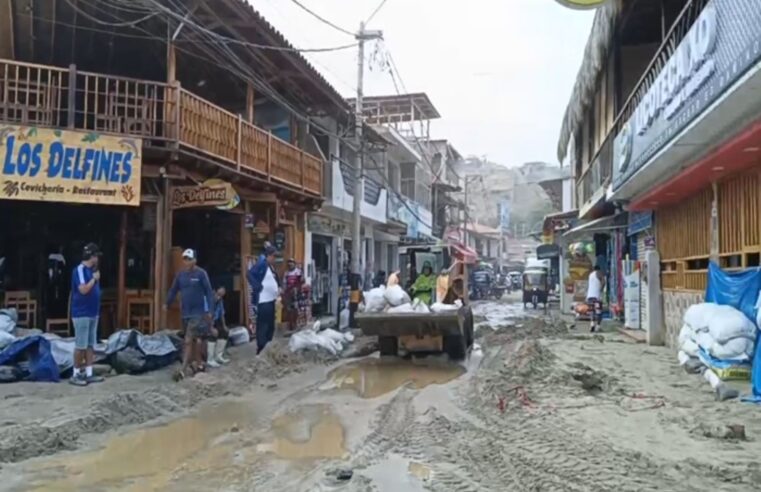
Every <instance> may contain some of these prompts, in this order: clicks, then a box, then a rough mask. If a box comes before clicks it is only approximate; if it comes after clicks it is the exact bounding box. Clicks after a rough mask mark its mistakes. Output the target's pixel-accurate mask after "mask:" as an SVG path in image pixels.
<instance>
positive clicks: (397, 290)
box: [383, 285, 412, 307]
mask: <svg viewBox="0 0 761 492" xmlns="http://www.w3.org/2000/svg"><path fill="white" fill-rule="evenodd" d="M383 297H384V298H385V299H386V302H387V303H388V304H390V305H391V306H392V307H396V306H401V305H402V304H407V303H410V302H412V301H411V299H410V296H409V294H407V293H406V292H405V291H404V289H402V288H401V286H399V285H393V286H391V287H387V288H386V291H385V292H384V294H383Z"/></svg>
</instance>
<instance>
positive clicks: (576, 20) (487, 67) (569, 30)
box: [249, 0, 593, 166]
mask: <svg viewBox="0 0 761 492" xmlns="http://www.w3.org/2000/svg"><path fill="white" fill-rule="evenodd" d="M249 2H251V3H252V4H253V5H254V7H255V8H256V9H257V10H259V12H261V13H262V14H263V15H264V16H265V17H266V18H267V19H268V20H269V21H270V23H272V24H273V25H274V26H275V27H276V28H277V29H278V30H280V31H281V32H282V33H283V34H284V35H285V36H286V37H287V38H288V39H289V40H290V41H291V42H292V43H293V44H294V45H295V46H298V47H323V46H335V45H341V44H346V43H351V42H352V39H351V38H350V37H349V36H347V35H346V34H342V33H341V32H339V31H337V30H335V29H333V28H332V27H329V26H327V25H325V24H323V23H321V22H320V21H319V20H317V19H315V18H314V17H312V16H310V15H309V14H308V13H306V12H304V11H303V10H301V9H300V8H299V7H298V6H297V5H296V4H294V3H293V2H292V1H291V0H249ZM300 2H301V3H302V4H304V5H306V6H307V7H309V8H310V9H312V10H313V11H315V12H316V13H318V14H320V15H322V16H323V17H325V18H326V19H328V20H330V21H331V22H333V23H335V24H337V25H338V26H340V27H343V28H345V29H347V30H351V31H354V30H356V29H357V28H358V27H359V22H360V20H363V19H365V18H367V17H368V16H369V14H370V13H371V12H372V11H373V10H374V9H375V7H376V6H377V5H378V4H379V3H380V0H300ZM592 18H593V13H591V12H588V11H584V12H582V11H576V10H569V9H567V8H564V7H561V6H559V5H558V4H557V3H555V2H554V1H553V0H468V1H465V2H463V1H455V0H387V2H386V4H385V6H384V7H383V8H382V9H381V10H380V12H379V13H378V15H377V16H376V17H375V18H374V19H373V20H372V22H371V23H370V24H369V26H368V27H369V28H370V29H382V30H383V32H384V37H385V41H384V43H383V46H384V47H385V49H387V50H388V51H389V52H390V53H391V54H392V56H393V58H394V61H395V62H396V65H397V68H398V69H399V74H400V76H401V79H402V80H403V82H404V84H405V86H406V88H407V90H408V91H409V92H426V93H428V95H429V97H430V98H431V100H432V102H433V104H434V105H435V106H436V108H437V109H438V110H439V113H441V116H442V117H441V119H439V120H436V121H434V122H433V123H432V124H431V125H432V126H431V133H432V136H433V137H434V138H446V139H448V140H450V141H451V142H452V143H453V144H454V146H455V147H456V148H457V149H458V150H459V151H460V152H461V153H462V154H464V155H479V156H484V155H486V156H487V157H488V158H489V160H492V161H495V162H499V163H501V164H505V165H508V166H516V165H520V164H522V163H524V162H528V161H537V160H540V161H546V162H551V163H556V162H557V158H556V157H555V155H556V151H555V149H556V146H557V138H558V133H559V129H560V121H561V118H562V116H563V112H564V111H565V107H566V104H567V103H568V98H569V97H570V93H571V88H572V86H573V83H574V81H575V79H576V73H577V71H578V69H579V66H580V64H581V58H582V54H583V50H584V45H585V43H586V39H587V36H588V34H589V30H590V28H591V25H592ZM368 51H369V54H370V55H372V53H373V52H374V51H375V46H374V45H373V44H371V45H369V50H368ZM307 58H308V59H309V60H310V61H312V62H313V63H314V64H315V67H316V68H317V69H318V70H320V71H321V72H322V73H323V74H324V75H325V77H326V78H327V79H328V80H329V81H330V82H331V83H332V84H333V85H334V86H335V88H336V89H337V90H338V91H339V92H340V93H341V94H343V95H345V96H347V97H350V96H353V95H354V94H355V92H356V80H357V52H356V50H350V51H341V52H332V53H320V54H308V55H307ZM370 58H371V59H372V56H370ZM379 68H380V64H379V63H378V62H375V63H372V61H371V63H370V66H369V67H368V70H366V71H365V74H366V75H365V94H366V95H385V94H395V89H394V84H393V82H392V79H391V76H390V75H389V74H388V73H387V72H383V71H381V70H380V69H379Z"/></svg>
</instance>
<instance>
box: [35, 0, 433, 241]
mask: <svg viewBox="0 0 761 492" xmlns="http://www.w3.org/2000/svg"><path fill="white" fill-rule="evenodd" d="M148 1H149V2H151V3H153V4H154V5H155V6H157V7H161V8H162V10H164V11H165V13H167V14H169V15H170V16H171V17H174V18H178V20H180V21H182V22H185V23H186V24H188V25H190V26H191V27H193V28H195V29H196V30H197V31H198V32H199V33H200V34H201V35H202V36H206V37H208V38H210V40H211V41H212V46H214V47H215V48H216V49H217V50H220V53H221V54H223V55H225V54H226V55H229V56H231V57H232V58H234V61H237V62H239V64H236V65H232V66H231V64H229V63H226V64H223V63H220V61H221V60H220V59H219V58H218V57H217V56H216V54H215V53H214V52H213V51H210V50H209V48H207V47H206V44H205V43H204V42H203V41H202V42H200V43H198V42H196V43H197V44H196V45H197V47H200V48H201V49H202V50H203V51H205V52H206V54H207V55H209V57H205V56H203V55H198V54H197V53H192V52H190V51H187V50H182V51H183V52H185V53H186V54H189V55H190V56H195V57H197V58H199V59H203V60H206V61H209V62H216V64H217V65H219V66H220V67H221V68H223V69H225V70H227V71H229V72H231V73H233V75H236V76H238V77H239V78H241V79H243V80H249V79H250V78H253V79H255V81H256V82H259V83H261V84H262V85H263V86H264V87H266V90H265V91H263V92H270V91H271V93H270V94H268V95H269V96H270V97H271V98H272V99H274V100H275V102H279V103H280V104H281V105H282V106H284V107H286V109H289V112H291V113H293V115H294V116H296V117H299V118H301V119H303V120H304V121H307V122H309V123H310V124H312V125H313V126H314V127H315V128H317V129H318V130H319V131H320V132H322V133H324V134H325V135H329V136H331V137H333V138H336V139H337V140H339V142H341V143H345V144H349V145H352V144H353V143H354V142H353V139H346V138H345V137H343V136H341V135H338V134H336V133H334V132H332V131H330V130H328V129H326V128H325V127H323V126H321V125H319V124H316V123H315V122H314V121H312V120H311V119H310V118H309V117H308V116H304V115H303V114H301V113H300V112H298V111H297V110H295V109H294V108H293V106H292V105H290V104H289V103H288V102H287V101H285V100H284V99H282V97H280V95H279V94H278V93H277V92H276V91H275V90H274V88H272V87H271V86H270V85H269V84H268V83H267V82H266V81H265V80H263V79H261V78H259V77H251V75H253V74H252V73H246V72H245V71H243V72H242V71H240V70H238V69H236V67H247V66H248V65H247V64H246V63H244V62H243V60H241V59H240V57H239V56H238V55H237V54H236V53H234V52H233V51H232V50H231V49H230V47H229V46H227V44H226V41H229V40H233V39H232V38H227V37H225V36H222V35H220V34H218V33H215V32H213V31H210V30H208V29H206V28H203V27H202V26H199V25H197V24H196V23H194V22H192V21H190V20H189V19H188V18H187V17H186V16H180V15H179V14H176V13H174V12H172V11H171V10H169V11H167V10H168V9H164V8H163V6H160V5H158V4H157V2H156V0H148ZM169 1H170V2H172V0H169ZM67 2H69V0H67ZM174 6H175V8H181V5H178V4H174ZM157 13H158V12H154V13H151V15H150V17H154V16H155V15H156V14H157ZM83 15H84V14H83ZM110 15H111V16H112V17H114V18H117V16H115V15H114V14H110ZM86 17H88V18H90V17H91V16H87V15H86ZM47 20H48V21H50V22H55V23H57V24H61V25H67V24H66V23H63V22H60V21H52V20H49V19H47ZM90 20H92V21H93V22H96V23H97V24H101V25H110V26H112V27H117V26H118V27H133V28H136V29H139V30H141V31H143V32H145V33H147V35H146V36H137V35H125V34H123V33H116V32H112V31H105V30H100V29H93V28H84V27H81V26H80V28H82V29H89V30H96V31H97V32H106V33H111V34H114V35H117V36H129V37H139V38H146V39H153V40H156V41H160V42H163V43H166V39H163V38H161V37H159V36H156V35H152V34H151V33H150V32H149V31H147V30H145V29H143V28H141V27H139V26H137V25H136V24H135V21H124V22H119V23H109V22H106V21H103V20H101V19H98V21H100V22H97V21H96V20H95V19H90ZM215 41H216V43H214V42H215ZM233 41H237V40H233ZM191 42H193V41H191ZM237 44H243V45H247V46H249V47H259V46H260V45H254V44H253V43H242V42H241V43H237ZM177 48H178V49H179V47H177ZM223 65H226V66H223ZM257 85H259V84H257ZM273 96H274V97H273ZM278 100H279V101H278ZM421 150H422V147H421ZM366 155H367V156H368V157H369V158H370V160H372V161H373V163H374V164H375V165H376V166H379V163H378V162H377V160H376V159H375V158H374V157H373V156H372V154H369V153H368V154H366ZM378 174H379V175H380V176H381V177H382V178H383V180H384V181H385V183H386V185H387V190H388V191H390V192H391V193H393V194H394V195H395V196H396V197H397V198H398V199H399V201H400V202H401V203H402V204H403V205H404V207H405V208H406V209H407V210H408V211H409V213H410V214H411V215H412V216H413V217H414V218H415V219H417V221H418V222H419V223H420V224H422V225H423V226H425V227H427V228H430V229H432V225H431V224H428V223H426V222H425V221H424V220H423V219H422V218H421V217H420V216H419V215H418V214H417V212H416V211H415V210H413V209H412V208H411V207H410V206H409V204H408V203H407V200H409V198H408V197H406V196H404V195H401V194H400V193H399V192H398V191H396V190H394V189H393V185H392V184H391V183H390V182H389V180H388V178H387V177H386V176H385V174H383V173H378ZM363 178H368V179H372V177H370V176H367V175H363ZM373 181H374V180H373Z"/></svg>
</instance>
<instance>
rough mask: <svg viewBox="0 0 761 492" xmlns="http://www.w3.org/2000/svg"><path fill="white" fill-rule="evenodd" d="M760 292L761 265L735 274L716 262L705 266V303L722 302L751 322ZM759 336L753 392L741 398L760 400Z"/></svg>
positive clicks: (752, 380) (754, 321) (754, 315)
mask: <svg viewBox="0 0 761 492" xmlns="http://www.w3.org/2000/svg"><path fill="white" fill-rule="evenodd" d="M759 292H761V268H753V269H750V270H745V271H742V272H737V273H727V272H725V271H723V270H722V269H721V268H720V267H719V266H718V265H717V264H715V263H713V262H711V264H710V265H708V287H706V302H715V303H716V304H725V305H728V306H732V307H734V308H736V309H739V310H740V311H742V313H743V314H744V315H745V316H747V317H748V319H750V320H751V321H753V323H757V321H756V320H757V314H758V309H757V308H756V302H757V301H758V295H759ZM759 342H761V335H756V354H755V355H754V357H753V369H752V370H751V376H750V382H751V387H752V390H753V394H752V395H749V396H748V397H744V398H743V401H749V402H755V403H761V350H759Z"/></svg>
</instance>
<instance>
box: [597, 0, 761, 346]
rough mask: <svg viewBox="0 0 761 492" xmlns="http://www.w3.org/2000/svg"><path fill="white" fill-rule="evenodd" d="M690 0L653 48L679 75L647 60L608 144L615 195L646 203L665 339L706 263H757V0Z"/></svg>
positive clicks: (701, 286)
mask: <svg viewBox="0 0 761 492" xmlns="http://www.w3.org/2000/svg"><path fill="white" fill-rule="evenodd" d="M697 7H698V8H696V9H695V12H694V15H692V16H686V15H685V16H682V17H680V18H679V19H678V20H677V21H676V25H677V26H678V27H679V29H675V30H674V33H673V34H672V38H673V39H672V40H671V41H672V44H673V45H674V46H675V48H674V50H673V52H665V51H664V52H659V53H658V54H657V56H659V57H660V58H661V59H663V61H664V63H665V66H666V67H676V73H677V74H678V76H679V77H681V78H680V83H679V84H669V83H667V81H670V80H672V79H671V75H670V72H669V71H668V70H665V69H664V70H661V71H656V70H654V69H651V71H652V72H653V73H652V75H650V76H648V77H647V79H648V80H652V82H651V83H648V84H643V85H642V86H641V87H639V88H638V89H637V94H638V95H639V96H640V98H639V99H640V100H641V101H642V102H641V103H640V104H639V105H636V106H633V107H632V108H631V117H630V118H629V120H628V121H627V123H626V125H625V126H624V127H623V129H622V131H620V132H618V134H617V135H616V138H615V143H614V154H613V155H614V161H613V162H614V167H613V170H614V173H613V182H612V190H611V191H612V197H613V198H614V199H617V200H625V201H626V202H627V203H628V207H629V209H630V210H632V211H640V212H644V211H652V213H653V221H654V226H653V227H652V229H654V231H655V234H654V241H655V246H656V248H655V249H656V251H657V256H653V255H654V253H649V254H650V255H651V259H652V260H654V261H658V263H659V266H660V281H661V284H662V289H663V305H662V312H663V325H664V328H665V329H664V330H662V331H661V333H655V334H656V335H660V336H661V338H662V339H663V340H664V341H665V342H666V343H667V344H669V345H672V346H673V345H675V344H676V338H677V334H678V331H679V329H680V328H681V324H682V316H683V314H684V312H685V310H686V309H687V308H688V307H689V306H690V305H691V304H694V303H696V302H700V301H702V299H703V296H704V293H705V290H706V286H707V282H708V267H709V264H710V263H715V264H716V265H718V266H719V267H721V268H722V269H724V270H728V271H739V270H742V269H744V268H749V267H756V266H758V265H759V260H758V258H759V253H758V252H759V251H761V249H760V248H761V239H760V238H759V236H758V234H757V231H758V230H759V227H761V226H760V224H761V222H760V220H761V219H759V216H758V210H759V192H758V179H759V174H758V167H757V166H758V164H757V155H758V154H757V152H758V151H759V150H758V149H760V148H761V126H760V125H759V123H758V122H759V118H761V104H760V103H759V102H758V97H757V94H756V92H755V91H756V89H755V87H757V85H758V81H759V80H761V68H759V65H758V61H759V60H761V46H760V45H759V42H758V38H759V35H760V34H761V28H760V27H759V26H760V25H761V5H757V4H755V3H754V4H753V5H750V4H747V3H745V2H740V1H735V0H713V1H705V2H699V5H698V6H697ZM688 53H689V56H688ZM685 63H687V65H685ZM664 95H665V96H667V97H666V98H664ZM642 239H643V240H648V241H649V242H650V243H651V244H652V241H653V239H652V236H648V235H647V234H645V235H644V237H643V238H642ZM649 310H652V307H651V308H650V309H649Z"/></svg>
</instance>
